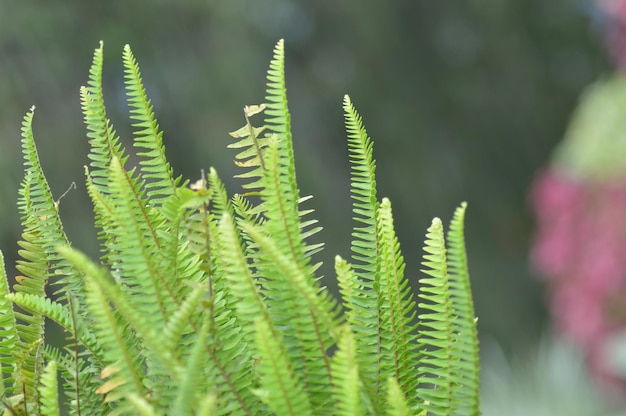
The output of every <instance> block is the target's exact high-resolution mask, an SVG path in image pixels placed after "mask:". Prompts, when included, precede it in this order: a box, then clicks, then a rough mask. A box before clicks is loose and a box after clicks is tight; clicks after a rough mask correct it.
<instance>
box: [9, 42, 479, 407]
mask: <svg viewBox="0 0 626 416" xmlns="http://www.w3.org/2000/svg"><path fill="white" fill-rule="evenodd" d="M102 56H103V49H102V45H100V47H99V48H98V49H97V50H96V52H95V54H94V60H93V64H92V66H91V69H90V72H89V74H90V76H89V82H88V85H87V87H84V88H82V89H81V102H82V109H83V113H84V115H85V123H86V125H87V137H88V138H89V139H90V143H91V150H90V152H89V155H88V158H89V161H90V163H89V166H88V167H86V168H85V170H86V187H87V191H88V193H89V195H90V197H91V199H92V201H93V206H94V212H95V223H96V227H97V229H98V237H99V240H100V244H101V256H100V259H99V260H98V261H94V260H91V259H89V258H88V257H87V256H85V255H84V254H82V253H81V252H80V251H78V250H76V249H75V248H73V247H72V246H71V245H70V243H69V242H68V241H67V238H66V237H65V234H64V232H63V227H62V225H61V221H60V218H59V213H58V210H59V208H60V201H59V200H56V201H55V200H54V199H53V197H52V194H51V192H50V189H49V187H48V184H47V182H46V179H45V176H44V174H43V172H42V170H41V166H40V163H39V160H38V156H37V150H36V147H35V142H34V139H33V135H32V132H31V124H32V118H33V112H32V111H31V112H29V113H28V114H27V115H26V117H25V120H24V128H23V142H22V146H23V149H24V155H25V160H26V162H25V177H24V181H23V183H22V189H21V194H20V195H21V196H20V202H19V205H20V209H21V212H22V223H23V226H24V234H23V241H22V242H21V243H20V245H21V247H22V250H20V255H21V257H22V260H20V261H19V263H18V265H17V266H18V270H20V272H21V273H23V276H17V277H16V279H17V284H16V285H15V286H14V291H13V292H10V291H9V285H8V280H7V276H6V274H5V273H4V267H2V269H1V270H2V272H0V273H2V274H1V275H0V292H1V293H0V308H1V310H0V335H1V337H0V374H1V375H2V382H1V383H0V388H1V390H0V392H1V393H2V404H3V406H4V408H5V412H9V413H13V414H21V413H20V412H22V413H23V412H25V411H26V412H28V414H43V415H56V414H59V405H58V403H59V402H62V403H64V405H65V406H66V407H67V408H68V409H69V410H68V412H69V414H72V415H104V414H110V415H122V414H140V415H165V414H176V415H214V414H215V415H221V414H229V415H230V414H235V415H237V414H242V415H256V414H278V415H298V416H300V415H305V414H311V415H313V414H314V415H324V414H328V415H331V414H332V415H335V414H343V415H358V414H381V415H382V414H389V415H409V414H419V415H426V414H433V415H450V414H461V415H477V414H479V410H478V409H479V397H478V386H479V379H478V368H479V365H478V340H477V334H476V320H475V318H474V310H473V305H472V298H471V291H470V286H469V277H468V271H467V261H466V257H465V246H464V238H463V217H464V212H465V204H463V205H462V206H461V208H459V209H458V210H457V211H456V213H455V215H454V218H453V220H452V223H451V227H450V231H449V234H448V240H449V247H448V252H447V253H446V247H445V241H444V236H443V227H442V225H441V221H440V220H438V219H435V220H434V221H433V225H432V226H431V228H429V231H428V234H427V236H426V248H425V250H426V255H425V257H424V263H423V265H424V267H425V273H426V274H427V275H429V277H428V278H427V279H423V280H422V286H421V288H420V295H419V297H420V299H421V301H422V302H423V303H422V304H420V306H421V307H422V308H423V313H422V314H421V315H420V316H419V320H418V319H417V315H418V310H417V306H416V302H415V300H414V299H413V295H412V293H411V291H410V281H409V278H407V277H406V276H405V275H404V271H405V262H404V258H403V256H402V253H401V251H400V244H399V242H398V239H397V237H396V235H395V231H394V227H393V215H392V210H391V203H390V202H389V200H388V199H386V198H383V199H382V200H380V201H379V200H378V198H377V195H376V180H375V176H374V171H375V162H374V159H373V145H372V141H371V139H370V138H369V137H368V136H367V133H366V131H365V128H364V127H363V123H362V120H361V118H360V116H359V115H358V113H357V111H356V109H355V108H354V106H353V105H352V103H351V101H350V99H349V98H348V97H347V96H346V97H345V100H344V110H345V117H346V128H347V131H348V148H349V152H350V162H351V167H352V181H351V182H352V186H351V196H352V199H353V214H354V220H355V226H354V230H353V237H354V240H353V242H352V264H351V263H349V262H347V261H346V260H343V259H342V258H341V257H339V256H338V257H336V260H335V268H336V272H337V278H338V282H339V287H340V292H341V295H342V301H341V302H339V301H338V300H337V299H336V298H334V297H333V296H332V295H331V294H330V293H329V292H328V291H327V290H326V289H325V288H323V287H321V286H320V276H319V275H318V274H317V271H318V269H319V265H320V264H319V263H316V262H315V261H314V260H313V256H314V255H315V254H316V253H318V252H319V251H320V250H321V249H322V245H320V244H312V243H310V242H309V241H308V240H309V237H310V236H312V235H314V234H315V233H317V232H318V231H319V230H320V229H321V227H319V226H317V225H316V220H314V219H310V218H309V216H310V214H311V213H312V210H310V209H305V208H304V207H303V205H304V203H305V202H306V201H307V200H308V199H309V197H302V196H301V195H300V194H299V188H298V184H297V180H296V169H295V159H294V152H293V147H292V140H291V127H290V119H291V116H290V113H289V110H288V106H287V96H286V87H285V79H284V51H283V42H282V41H280V42H279V43H278V44H277V46H276V48H275V50H274V57H273V59H272V61H271V64H270V69H269V72H268V76H267V79H268V83H267V95H266V97H265V99H266V103H265V104H261V105H254V106H246V107H245V109H244V117H245V122H246V124H245V126H244V127H242V128H241V129H239V130H237V131H234V132H233V133H231V136H232V137H233V138H234V141H233V142H232V143H231V144H230V145H229V147H231V148H235V149H237V152H238V153H237V154H236V156H235V163H236V164H237V165H238V166H239V167H240V168H241V169H242V172H241V173H240V174H238V175H237V177H238V178H240V179H242V180H243V184H242V188H243V189H244V192H245V193H244V194H242V195H235V196H234V197H232V198H229V197H228V195H227V192H226V189H225V188H224V186H223V184H222V182H221V180H220V178H219V176H218V175H217V173H216V172H215V170H214V169H211V170H210V171H209V174H208V175H206V176H205V175H204V174H203V175H202V177H201V178H200V179H199V180H197V181H195V182H193V183H191V184H190V183H189V182H188V181H186V182H183V181H182V179H181V178H174V176H173V173H172V169H171V167H170V165H169V164H168V162H167V159H166V158H165V149H164V147H163V141H162V132H161V131H160V130H159V127H158V124H157V122H156V119H155V117H154V112H153V108H152V105H151V103H150V101H149V100H148V98H147V96H146V93H145V89H144V87H143V85H142V81H141V75H140V71H139V67H138V65H137V62H136V60H135V58H134V57H133V55H132V52H131V50H130V48H129V47H128V46H127V47H125V48H124V53H123V62H124V68H125V75H126V76H125V79H126V92H127V96H128V103H129V107H130V118H131V120H132V121H133V126H134V127H135V132H134V135H133V145H134V147H135V149H136V154H135V157H134V158H133V159H132V160H133V163H134V161H135V160H137V163H136V165H133V164H132V163H131V157H130V154H129V153H128V152H127V150H126V149H125V148H124V147H123V146H122V144H121V141H120V139H119V138H118V137H117V135H116V133H115V130H114V129H113V127H112V124H111V122H110V121H109V120H108V118H107V116H106V112H105V105H104V97H103V93H102V65H103V60H102ZM258 114H264V115H265V122H264V124H263V125H262V126H260V127H257V126H255V125H253V124H252V121H251V118H252V117H254V116H256V115H258ZM0 260H1V257H0ZM49 285H53V286H54V287H55V288H57V291H56V294H55V296H54V297H52V298H48V297H47V295H46V292H45V288H46V287H47V286H49ZM46 318H47V319H49V320H51V321H54V322H55V323H56V324H58V325H60V326H61V327H62V328H63V329H64V330H65V331H66V332H67V339H68V343H67V345H65V346H63V348H61V349H56V348H53V347H51V346H49V345H47V344H46V342H45V331H44V319H46ZM57 373H58V374H59V375H60V377H61V379H62V380H63V384H62V385H57V378H56V375H57Z"/></svg>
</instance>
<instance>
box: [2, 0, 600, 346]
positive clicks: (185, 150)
mask: <svg viewBox="0 0 626 416" xmlns="http://www.w3.org/2000/svg"><path fill="white" fill-rule="evenodd" d="M589 8H590V5H589V3H588V2H585V1H584V0H579V1H567V0H550V1H546V0H525V1H522V0H466V1H432V0H403V1H364V0H348V1H336V0H332V1H331V0H322V1H316V2H297V1H290V0H267V1H262V0H222V1H218V0H213V1H211V0H209V1H206V0H205V1H200V0H176V1H174V0H160V1H159V0H153V1H150V2H148V1H136V0H127V1H123V2H122V1H120V2H112V1H103V0H98V1H78V0H75V1H55V0H48V1H17V0H16V1H10V0H0V174H2V178H3V180H2V182H0V183H1V185H0V231H1V240H0V241H1V246H0V248H1V249H2V251H3V252H4V253H5V256H6V257H7V262H8V263H9V270H10V273H13V271H12V264H13V263H14V261H15V252H16V250H17V246H16V243H15V240H16V238H17V236H18V233H19V224H18V219H19V214H18V212H17V208H16V205H15V201H16V198H17V188H18V185H19V182H20V180H21V162H20V150H19V129H20V125H21V119H22V116H23V115H24V113H25V112H26V111H27V110H28V108H29V107H30V106H31V105H33V104H34V105H36V107H37V110H36V113H35V124H34V126H35V137H36V140H37V143H38V146H39V150H40V154H41V159H42V163H43V166H44V168H45V169H46V171H47V173H48V178H49V181H50V186H51V188H52V190H53V192H54V194H55V195H56V196H58V195H60V194H61V193H63V191H64V190H65V189H66V188H67V187H68V186H69V184H70V183H71V182H72V181H76V182H77V183H78V184H79V186H78V190H77V191H73V192H71V193H69V194H68V195H67V196H66V197H65V199H63V201H62V203H61V213H62V216H63V218H64V222H65V225H66V228H67V231H68V234H69V235H70V238H71V239H72V240H73V241H74V242H75V246H77V247H79V248H82V249H84V250H86V251H88V252H89V253H90V254H91V255H92V256H96V255H97V245H96V244H95V241H96V234H95V231H94V229H93V227H92V225H91V224H90V221H91V219H92V218H91V208H90V203H89V201H88V199H87V197H86V193H85V189H84V185H83V183H84V175H83V165H84V164H86V163H87V158H86V154H87V151H88V144H87V140H86V138H85V134H84V127H83V124H82V116H81V113H80V106H79V94H78V90H79V87H80V86H81V85H83V84H85V83H86V80H87V74H88V68H89V65H90V62H91V55H92V52H93V49H94V48H96V47H97V46H98V41H99V40H103V41H104V44H105V80H104V83H105V88H106V96H105V99H106V100H107V102H108V105H109V107H108V111H109V116H110V117H111V118H112V120H113V122H114V123H115V126H116V128H117V130H118V132H119V133H120V134H122V136H123V137H124V140H125V141H126V143H128V140H127V138H128V131H129V129H128V122H127V118H126V111H127V109H126V104H125V97H124V95H123V78H122V66H121V53H122V47H123V45H124V44H125V43H129V44H131V46H132V48H133V51H134V53H135V56H136V57H137V59H138V61H139V63H140V65H141V68H142V74H143V79H144V82H145V84H146V87H147V90H148V93H149V95H150V96H151V98H152V100H153V103H154V105H155V108H156V113H157V116H158V118H159V121H160V124H161V127H162V128H163V130H164V131H165V144H166V146H167V152H168V155H169V157H170V159H171V162H172V165H173V167H174V169H175V171H176V173H178V174H183V175H184V176H185V177H187V178H190V179H196V178H198V177H199V175H200V170H201V169H203V168H204V169H207V168H208V167H209V166H214V167H216V169H217V170H218V172H219V173H220V174H221V176H222V177H223V178H224V179H225V180H226V179H228V178H230V177H231V176H232V175H233V173H234V166H233V164H232V158H233V154H234V153H233V152H232V151H229V150H227V149H226V145H227V144H228V142H229V140H230V139H229V137H228V135H227V134H226V133H227V132H228V131H232V130H235V129H237V128H238V127H240V125H242V124H243V114H242V111H241V109H242V107H243V106H244V105H245V104H255V103H260V102H262V101H263V88H264V81H265V80H264V76H265V71H266V68H267V65H268V63H269V60H270V58H271V52H272V48H273V45H274V44H275V42H276V41H277V40H278V39H279V38H285V40H286V51H287V64H286V66H287V82H288V94H289V99H290V108H291V111H292V115H293V132H294V138H295V139H294V140H295V143H294V146H295V151H296V161H297V165H298V175H299V180H300V186H301V190H302V193H303V194H313V195H314V196H315V199H314V200H313V202H312V205H313V207H314V208H315V209H316V210H317V215H318V217H319V218H320V220H321V223H322V225H323V226H324V227H325V229H324V231H323V233H322V236H321V238H322V239H323V240H324V241H327V242H329V243H328V244H327V249H326V250H325V252H324V253H323V254H322V258H321V259H322V260H324V261H325V263H326V264H327V265H332V261H333V257H334V255H335V254H336V253H339V254H341V255H343V256H344V257H348V256H349V238H350V237H349V234H350V199H349V197H348V189H349V166H348V162H347V150H346V144H345V135H344V131H343V114H342V109H341V102H342V97H343V95H344V94H345V93H348V94H350V96H351V98H352V100H353V102H354V103H355V105H356V106H357V108H358V109H359V111H360V112H361V114H362V115H363V117H364V120H365V123H366V126H367V128H368V131H369V133H370V135H371V136H372V137H373V139H374V141H375V157H376V158H377V161H378V169H377V174H378V184H379V195H380V196H381V197H382V196H388V197H389V198H390V199H391V201H392V203H393V207H394V214H395V219H396V225H397V229H398V234H399V238H400V241H401V243H402V245H403V251H404V255H405V258H406V261H407V263H408V267H407V273H408V274H409V276H411V277H413V278H415V279H417V277H418V269H419V261H420V256H421V242H422V241H423V236H424V233H425V230H426V228H427V226H428V225H429V224H430V221H431V219H432V217H433V216H441V217H442V218H443V220H444V222H445V223H447V222H448V221H449V219H450V217H451V214H452V212H453V210H454V208H455V207H456V206H457V205H458V204H459V203H460V202H461V201H463V200H466V201H468V203H469V209H468V217H467V243H468V250H469V256H470V270H471V273H472V279H473V285H474V292H475V302H476V309H477V313H478V316H479V318H480V320H479V327H480V331H481V334H482V336H483V337H489V338H495V339H496V340H497V341H500V342H502V343H503V344H504V345H505V346H508V347H510V346H512V345H519V344H523V345H525V344H530V343H533V342H534V341H535V339H536V337H537V336H538V334H539V333H540V332H541V330H542V328H543V327H544V326H545V323H546V321H545V319H546V312H545V307H544V302H543V287H542V284H541V282H540V281H538V280H537V279H535V277H536V276H533V272H532V270H531V268H530V267H529V265H528V247H529V244H530V239H531V237H532V218H531V216H530V212H529V210H528V204H527V196H526V195H527V191H528V188H529V186H530V183H531V181H532V179H533V176H534V175H535V174H536V172H537V170H538V169H540V168H541V167H542V166H543V165H545V164H546V163H548V161H549V157H550V151H551V149H552V148H553V147H554V145H555V143H557V142H558V140H559V139H560V137H561V136H562V134H563V131H564V129H565V127H566V124H567V120H568V117H569V115H570V112H571V111H572V109H573V107H574V106H575V104H576V99H577V97H578V95H579V93H580V91H581V89H582V88H583V87H584V86H585V85H587V84H588V83H590V82H591V81H593V80H594V79H595V78H596V77H598V76H599V75H601V74H603V73H606V72H608V71H609V70H610V69H609V64H608V63H607V59H606V57H605V53H604V52H603V47H602V41H601V36H600V33H599V30H598V28H597V27H596V26H597V25H594V21H593V19H592V17H591V12H590V11H589V10H587V9H589ZM227 182H228V187H229V190H230V192H231V193H232V192H236V191H237V190H238V187H237V186H238V185H237V183H235V182H233V181H230V180H229V181H227ZM324 273H325V274H326V275H327V276H328V277H330V278H332V277H333V272H332V269H331V268H330V267H327V268H326V269H325V270H324ZM330 280H331V282H329V283H328V284H329V285H330V286H333V284H332V279H330Z"/></svg>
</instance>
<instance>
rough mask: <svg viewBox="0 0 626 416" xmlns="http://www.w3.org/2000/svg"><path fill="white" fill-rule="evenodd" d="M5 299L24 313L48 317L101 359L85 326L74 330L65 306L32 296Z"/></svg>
mask: <svg viewBox="0 0 626 416" xmlns="http://www.w3.org/2000/svg"><path fill="white" fill-rule="evenodd" d="M7 299H9V300H11V301H12V302H13V303H15V304H16V305H17V306H19V307H20V308H22V309H23V310H25V311H30V312H32V313H36V314H40V315H43V316H46V317H48V318H49V319H51V320H52V321H54V322H56V323H57V324H59V325H60V326H61V327H63V328H64V329H65V330H66V331H67V332H68V333H70V334H76V336H77V341H78V342H79V343H80V344H81V345H82V346H84V347H85V348H87V349H88V350H89V351H90V353H91V354H93V355H94V356H95V357H97V358H99V359H101V358H102V355H101V354H102V350H101V348H100V346H99V344H98V342H97V341H96V339H95V337H94V335H93V334H92V333H91V332H90V331H89V329H88V327H86V326H85V325H80V326H79V327H78V328H74V320H73V319H72V315H71V313H70V310H69V309H68V307H67V306H66V305H62V304H60V303H58V302H54V301H52V300H50V299H49V298H45V297H43V296H37V295H32V294H23V293H12V294H9V295H7Z"/></svg>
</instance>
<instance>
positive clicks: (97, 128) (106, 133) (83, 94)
mask: <svg viewBox="0 0 626 416" xmlns="http://www.w3.org/2000/svg"><path fill="white" fill-rule="evenodd" d="M103 62H104V59H103V43H102V41H101V42H100V47H98V48H97V49H96V50H95V51H94V55H93V61H92V64H91V67H90V68H89V81H88V82H87V86H86V87H81V90H80V98H81V100H80V101H81V108H82V110H83V115H84V121H85V125H86V127H87V138H88V139H89V143H90V144H91V147H90V152H89V155H88V157H89V159H90V160H91V162H90V166H91V174H92V177H93V183H94V186H95V187H96V188H97V189H98V190H99V191H100V192H103V193H105V194H106V193H108V191H107V189H108V176H109V164H110V161H111V158H112V157H113V156H115V157H116V158H118V159H119V160H120V161H121V162H122V164H124V163H125V162H126V160H127V159H128V157H127V156H125V155H124V149H123V148H122V145H121V142H120V139H119V137H117V135H116V133H115V130H114V129H113V126H112V124H111V122H110V120H109V119H108V118H107V116H106V110H105V107H104V93H103V91H102V65H103Z"/></svg>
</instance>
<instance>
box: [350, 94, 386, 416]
mask: <svg viewBox="0 0 626 416" xmlns="http://www.w3.org/2000/svg"><path fill="white" fill-rule="evenodd" d="M343 109H344V115H345V124H346V131H347V138H348V154H349V158H350V171H351V187H350V196H351V197H352V214H353V217H352V219H353V221H355V225H354V227H353V229H352V244H351V251H352V274H353V276H354V277H353V279H354V282H353V283H350V284H349V287H350V290H345V293H346V294H347V296H349V299H345V301H346V302H347V303H348V305H350V306H351V307H350V308H349V309H348V311H347V321H348V322H349V324H350V327H351V328H352V331H353V332H354V334H355V339H356V342H357V351H358V357H359V366H360V368H361V371H362V376H363V379H364V382H365V383H366V384H367V385H368V387H369V388H371V389H372V392H371V393H370V394H371V397H372V398H373V399H374V400H375V401H376V402H375V403H374V404H375V407H376V410H377V412H380V411H382V399H381V397H383V392H384V389H385V388H386V380H387V378H388V377H389V376H391V375H392V373H391V370H392V363H391V362H389V358H391V357H390V356H389V355H388V353H389V348H390V342H391V337H392V335H391V332H389V331H388V328H387V327H386V324H385V320H384V319H385V318H384V316H383V310H382V309H381V307H382V305H383V297H382V294H381V293H380V290H381V288H380V269H381V267H382V266H381V261H382V257H381V254H382V252H381V248H380V242H379V231H378V224H377V221H378V210H379V203H378V200H377V196H376V177H375V171H376V163H375V162H374V158H373V143H372V140H371V139H370V137H369V136H368V134H367V131H366V130H365V127H364V126H363V122H362V120H361V116H360V115H359V113H358V112H357V111H356V109H355V108H354V105H353V104H352V102H351V101H350V97H349V96H347V95H346V96H345V97H344V101H343Z"/></svg>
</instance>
